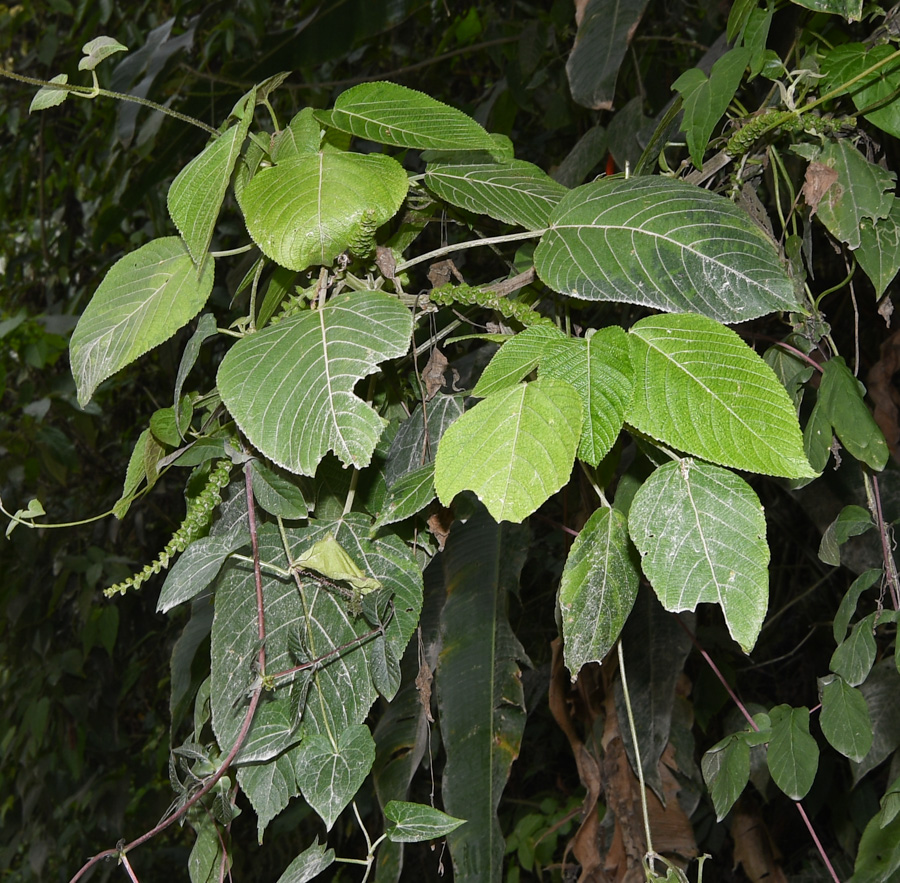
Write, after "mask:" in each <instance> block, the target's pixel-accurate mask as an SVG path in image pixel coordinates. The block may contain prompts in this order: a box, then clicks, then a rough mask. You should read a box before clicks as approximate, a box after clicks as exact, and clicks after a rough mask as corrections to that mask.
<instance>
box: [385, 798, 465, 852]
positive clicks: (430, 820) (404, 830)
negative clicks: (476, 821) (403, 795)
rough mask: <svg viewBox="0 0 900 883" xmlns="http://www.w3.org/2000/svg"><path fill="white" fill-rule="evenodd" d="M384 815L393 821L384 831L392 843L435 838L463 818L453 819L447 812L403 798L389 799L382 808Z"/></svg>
mask: <svg viewBox="0 0 900 883" xmlns="http://www.w3.org/2000/svg"><path fill="white" fill-rule="evenodd" d="M384 817H385V818H386V819H387V820H388V821H390V822H393V825H391V826H390V827H389V828H388V829H387V830H386V831H385V834H387V837H388V840H391V841H392V842H394V843H419V842H421V841H423V840H435V839H436V838H438V837H443V836H444V835H445V834H449V833H450V832H451V831H455V830H456V829H457V828H458V827H459V826H460V825H464V824H465V822H466V820H465V819H455V818H453V816H448V815H447V813H445V812H441V811H440V810H439V809H435V808H434V807H433V806H424V805H423V804H421V803H407V802H406V801H405V800H391V801H389V802H388V804H387V806H385V808H384Z"/></svg>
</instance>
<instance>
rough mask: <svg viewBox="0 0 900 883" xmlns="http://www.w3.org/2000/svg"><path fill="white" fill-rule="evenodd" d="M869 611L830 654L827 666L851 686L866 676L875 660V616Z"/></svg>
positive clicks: (857, 683) (856, 684)
mask: <svg viewBox="0 0 900 883" xmlns="http://www.w3.org/2000/svg"><path fill="white" fill-rule="evenodd" d="M877 615H878V614H877V613H870V614H869V615H868V616H866V617H864V618H863V619H861V620H860V621H859V622H858V623H856V625H855V626H853V630H852V631H851V632H850V637H849V638H847V639H846V640H844V641H842V642H841V643H840V644H839V645H838V648H837V650H835V651H834V653H833V654H832V655H831V662H830V663H829V668H830V669H831V670H832V671H833V672H834V673H835V674H836V675H840V676H841V677H842V678H843V679H844V680H845V681H846V682H847V683H848V684H850V686H851V687H858V686H859V685H860V684H861V683H862V682H863V681H864V680H865V679H866V678H867V677H868V676H869V672H870V671H871V670H872V665H873V664H874V662H875V652H876V647H875V635H874V634H873V631H874V628H875V617H876V616H877Z"/></svg>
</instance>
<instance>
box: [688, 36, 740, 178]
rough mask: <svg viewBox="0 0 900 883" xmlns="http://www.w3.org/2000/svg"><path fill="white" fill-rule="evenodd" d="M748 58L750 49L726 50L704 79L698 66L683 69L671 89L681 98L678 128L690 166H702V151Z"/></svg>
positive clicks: (734, 90) (738, 81) (736, 85)
mask: <svg viewBox="0 0 900 883" xmlns="http://www.w3.org/2000/svg"><path fill="white" fill-rule="evenodd" d="M749 61H750V50H749V49H744V48H737V47H735V48H733V49H729V50H728V51H727V52H726V53H725V54H724V55H723V56H722V57H721V58H719V59H718V60H717V61H716V63H715V64H714V65H713V66H712V70H711V71H710V74H709V79H707V77H706V74H705V73H703V71H702V70H700V68H697V67H694V68H691V69H690V70H687V71H685V72H684V73H683V74H682V75H681V76H680V77H679V78H678V79H677V80H676V81H675V82H674V83H673V84H672V88H673V89H675V90H676V91H678V92H680V93H681V95H682V97H683V98H684V121H683V123H682V125H681V128H682V129H683V130H684V132H686V133H687V143H688V150H689V151H690V154H691V161H692V162H693V163H694V165H695V166H696V167H697V168H698V169H701V168H703V154H704V153H705V152H706V145H707V144H708V143H709V138H710V136H711V135H712V132H713V129H714V128H715V125H716V123H718V122H719V120H720V119H722V115H723V114H724V113H725V111H726V110H728V105H729V104H731V100H732V99H733V98H734V93H735V92H736V91H737V89H738V86H740V84H741V80H742V78H743V76H744V69H745V68H746V67H747V63H748V62H749Z"/></svg>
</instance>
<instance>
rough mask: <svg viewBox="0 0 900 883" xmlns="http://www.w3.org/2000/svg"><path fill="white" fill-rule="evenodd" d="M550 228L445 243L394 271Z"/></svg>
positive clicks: (538, 234)
mask: <svg viewBox="0 0 900 883" xmlns="http://www.w3.org/2000/svg"><path fill="white" fill-rule="evenodd" d="M549 229H550V228H549V227H547V228H546V229H544V230H529V231H527V232H525V233H510V234H508V235H507V236H491V237H488V238H487V239H478V240H474V241H473V240H470V241H469V242H458V243H457V244H456V245H445V246H444V247H443V248H437V249H435V250H434V251H429V252H427V253H426V254H420V255H419V256H418V257H414V258H410V259H409V260H408V261H404V262H403V263H402V264H397V266H396V267H395V268H394V273H402V272H403V271H404V270H408V269H409V268H410V267H414V266H415V265H416V264H421V263H424V262H425V261H430V260H433V259H434V258H440V257H443V256H444V255H445V254H452V253H453V252H455V251H463V250H464V249H467V248H478V247H480V246H482V245H499V244H500V243H503V242H520V241H521V240H523V239H538V238H539V237H541V236H543V235H544V234H545V233H546V232H547V230H549Z"/></svg>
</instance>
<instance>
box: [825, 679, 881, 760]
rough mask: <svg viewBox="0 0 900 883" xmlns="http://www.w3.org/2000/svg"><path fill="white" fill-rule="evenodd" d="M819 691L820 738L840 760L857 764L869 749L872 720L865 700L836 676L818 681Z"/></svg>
mask: <svg viewBox="0 0 900 883" xmlns="http://www.w3.org/2000/svg"><path fill="white" fill-rule="evenodd" d="M819 689H820V691H821V694H822V713H821V714H820V716H819V723H820V725H821V727H822V733H823V735H824V736H825V738H826V739H827V740H828V741H829V742H830V743H831V745H832V746H833V747H834V748H836V749H837V750H838V751H840V752H841V754H843V755H844V757H849V758H850V760H853V761H856V762H857V763H859V762H860V761H861V760H862V759H863V758H864V757H865V756H866V755H867V754H868V753H869V749H870V748H871V747H872V721H871V719H870V718H869V709H868V707H867V706H866V700H865V697H864V696H863V694H862V693H860V691H859V690H857V689H856V688H855V687H851V686H850V685H849V684H848V683H847V682H846V681H845V680H844V679H843V678H840V677H837V676H831V675H829V676H828V677H827V678H820V679H819Z"/></svg>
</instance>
